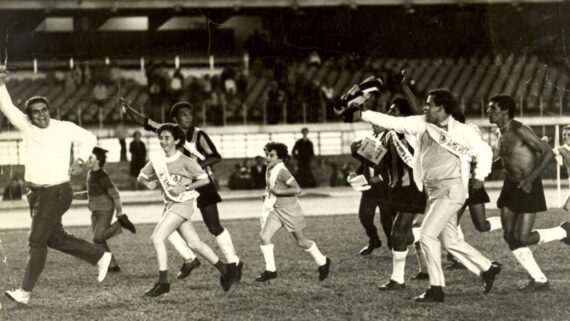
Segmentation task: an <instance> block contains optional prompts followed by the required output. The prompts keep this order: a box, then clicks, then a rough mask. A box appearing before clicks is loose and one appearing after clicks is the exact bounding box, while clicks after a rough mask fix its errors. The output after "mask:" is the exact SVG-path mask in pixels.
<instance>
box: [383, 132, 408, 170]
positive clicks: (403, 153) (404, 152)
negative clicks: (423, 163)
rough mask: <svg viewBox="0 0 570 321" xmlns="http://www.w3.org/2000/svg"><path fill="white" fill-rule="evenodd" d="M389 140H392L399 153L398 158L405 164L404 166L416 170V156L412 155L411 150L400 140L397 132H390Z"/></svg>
mask: <svg viewBox="0 0 570 321" xmlns="http://www.w3.org/2000/svg"><path fill="white" fill-rule="evenodd" d="M388 136H389V137H388V138H389V139H390V140H391V142H392V145H393V146H394V148H395V149H396V151H397V152H398V156H400V159H402V161H403V162H404V164H406V165H408V167H409V168H414V156H413V155H412V153H410V150H409V149H408V148H407V147H406V145H404V143H402V141H401V140H400V139H399V138H398V134H396V132H395V131H393V130H391V131H389V132H388Z"/></svg>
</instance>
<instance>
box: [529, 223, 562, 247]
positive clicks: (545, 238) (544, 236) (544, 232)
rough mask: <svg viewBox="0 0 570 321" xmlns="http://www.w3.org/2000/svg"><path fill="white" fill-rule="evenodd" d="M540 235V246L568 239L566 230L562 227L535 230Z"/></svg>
mask: <svg viewBox="0 0 570 321" xmlns="http://www.w3.org/2000/svg"><path fill="white" fill-rule="evenodd" d="M535 231H537V232H538V235H540V239H539V240H538V244H544V243H548V242H552V241H557V240H561V239H563V238H566V236H567V235H566V230H565V229H563V228H562V227H560V226H557V227H553V228H547V229H540V230H535Z"/></svg>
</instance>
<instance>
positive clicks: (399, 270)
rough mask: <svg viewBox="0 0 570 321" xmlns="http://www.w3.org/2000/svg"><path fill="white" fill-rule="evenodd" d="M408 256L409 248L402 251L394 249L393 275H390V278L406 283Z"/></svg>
mask: <svg viewBox="0 0 570 321" xmlns="http://www.w3.org/2000/svg"><path fill="white" fill-rule="evenodd" d="M407 256H408V250H407V249H406V250H405V251H402V252H400V251H394V250H392V276H390V279H391V280H393V281H396V282H398V283H400V284H403V283H404V269H405V268H406V257H407Z"/></svg>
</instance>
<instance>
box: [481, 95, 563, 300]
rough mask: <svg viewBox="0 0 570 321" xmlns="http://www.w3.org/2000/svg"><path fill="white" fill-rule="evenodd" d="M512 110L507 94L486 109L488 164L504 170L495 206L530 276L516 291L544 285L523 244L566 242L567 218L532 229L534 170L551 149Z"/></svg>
mask: <svg viewBox="0 0 570 321" xmlns="http://www.w3.org/2000/svg"><path fill="white" fill-rule="evenodd" d="M515 111H516V103H515V101H514V99H513V98H511V97H510V96H508V95H496V96H494V97H492V98H491V100H490V102H489V108H487V114H488V116H489V122H491V123H492V124H496V125H497V127H499V132H500V134H499V142H498V144H499V145H498V150H499V157H500V160H497V161H496V162H495V163H494V164H493V165H494V168H498V167H502V168H504V169H505V174H506V176H505V182H504V185H503V189H502V190H501V194H500V196H499V200H498V201H497V207H498V208H499V209H500V210H501V221H502V224H503V233H504V238H505V241H506V242H507V244H508V246H509V248H510V249H511V251H512V253H513V255H514V256H515V258H516V259H517V261H518V262H519V263H520V264H521V265H522V266H523V267H524V268H525V269H526V270H527V272H528V273H529V274H530V277H531V280H530V282H529V284H528V285H526V286H524V287H522V288H521V291H524V292H536V291H543V290H547V289H548V288H549V287H550V285H549V282H548V279H547V278H546V276H545V275H544V273H542V270H541V269H540V267H539V266H538V264H537V263H536V261H535V260H534V257H533V255H532V251H531V250H530V248H529V247H528V246H529V245H533V244H543V243H546V242H551V241H555V240H562V241H564V242H565V243H566V244H569V245H570V238H569V237H568V235H569V234H570V223H569V222H563V223H562V224H561V226H559V227H553V228H549V229H538V230H533V226H534V220H535V218H536V213H537V212H543V211H546V200H545V198H544V190H543V187H542V180H541V178H540V174H541V173H542V171H543V170H544V168H545V167H546V166H547V165H548V163H549V162H550V161H552V159H553V158H554V153H553V152H552V150H551V149H550V147H549V146H548V145H546V144H545V143H544V142H543V141H541V140H540V138H538V136H537V135H536V134H535V133H534V132H533V131H532V129H531V128H530V127H529V126H527V125H524V124H522V123H521V122H519V121H517V120H515V119H514V116H515Z"/></svg>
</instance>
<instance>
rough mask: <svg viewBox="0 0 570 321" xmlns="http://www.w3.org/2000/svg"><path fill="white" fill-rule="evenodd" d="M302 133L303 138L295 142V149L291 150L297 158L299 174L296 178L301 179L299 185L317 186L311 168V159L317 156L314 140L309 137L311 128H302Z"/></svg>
mask: <svg viewBox="0 0 570 321" xmlns="http://www.w3.org/2000/svg"><path fill="white" fill-rule="evenodd" d="M301 134H303V138H301V139H299V140H298V141H297V142H295V145H294V146H293V149H292V150H291V155H292V156H293V158H294V159H295V160H297V175H295V176H296V179H297V180H298V181H299V186H301V187H315V186H316V182H315V177H314V176H313V172H312V170H311V161H312V160H313V157H314V156H315V152H314V149H313V142H311V140H310V139H309V137H308V135H309V129H308V128H306V127H305V128H303V129H301Z"/></svg>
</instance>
